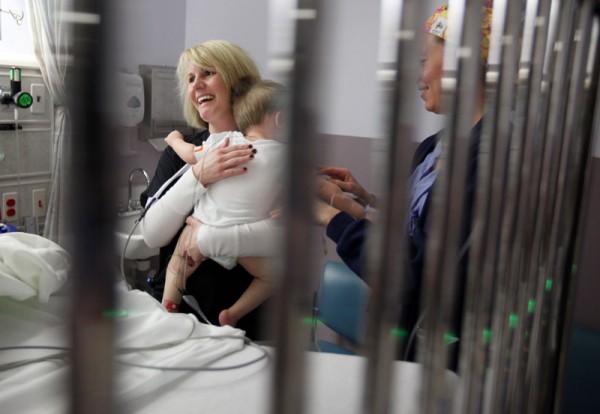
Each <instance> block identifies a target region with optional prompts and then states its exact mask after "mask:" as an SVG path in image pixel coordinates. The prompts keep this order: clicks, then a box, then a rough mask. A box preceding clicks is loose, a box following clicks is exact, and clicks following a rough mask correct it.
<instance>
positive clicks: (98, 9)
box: [62, 0, 116, 414]
mask: <svg viewBox="0 0 600 414" xmlns="http://www.w3.org/2000/svg"><path fill="white" fill-rule="evenodd" d="M103 12H104V9H103V3H102V2H96V1H90V0H75V1H74V3H73V11H72V12H66V13H63V15H62V18H63V19H65V21H67V22H71V23H72V24H73V28H74V33H73V49H72V51H73V65H72V68H71V72H70V75H69V79H67V84H68V86H67V90H69V91H71V96H70V99H69V112H70V114H71V119H72V131H71V134H70V137H71V142H70V144H71V145H72V150H73V152H72V155H71V168H70V180H71V183H72V185H71V186H70V188H69V190H70V194H69V198H70V204H71V206H70V211H71V217H70V218H71V222H72V226H73V228H72V229H71V230H72V232H73V236H74V240H73V269H72V272H71V277H72V281H73V289H72V292H71V294H72V304H71V325H72V330H71V336H72V345H73V350H72V364H73V366H72V371H71V413H74V414H75V413H77V414H79V413H81V414H95V413H98V414H106V413H113V412H115V405H114V399H113V395H114V394H113V391H114V389H113V387H114V381H113V376H114V363H113V360H112V356H113V349H112V345H113V337H114V326H113V322H112V320H111V319H110V318H109V317H105V316H104V315H106V314H107V312H109V311H111V310H112V309H113V306H114V290H115V281H116V279H115V267H114V266H113V264H114V262H115V258H114V248H113V243H114V241H113V220H114V218H113V214H112V212H113V210H112V209H111V208H110V206H111V205H114V204H113V203H112V201H113V200H112V198H111V195H112V194H113V193H114V188H115V185H114V182H113V181H112V175H111V174H110V173H109V171H111V170H112V166H111V162H112V161H113V160H114V157H113V155H112V153H111V150H112V147H111V145H110V137H109V136H107V135H105V134H103V131H104V127H105V124H104V121H105V120H106V117H105V116H104V115H103V114H102V113H101V111H100V108H101V100H102V99H110V95H107V94H106V91H109V90H110V88H108V87H106V86H107V85H105V84H104V82H103V80H104V73H105V71H104V69H105V67H104V58H105V57H106V56H107V55H106V50H105V48H104V47H105V43H104V40H105V37H104V30H106V29H107V28H106V25H105V23H106V22H105V21H104V17H106V16H105V15H104V13H103Z"/></svg>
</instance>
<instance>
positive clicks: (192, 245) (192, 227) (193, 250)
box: [179, 216, 206, 263]
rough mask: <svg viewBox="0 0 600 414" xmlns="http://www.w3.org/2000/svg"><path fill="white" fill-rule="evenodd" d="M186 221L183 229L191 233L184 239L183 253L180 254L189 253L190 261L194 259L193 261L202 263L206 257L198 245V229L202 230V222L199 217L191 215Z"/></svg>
mask: <svg viewBox="0 0 600 414" xmlns="http://www.w3.org/2000/svg"><path fill="white" fill-rule="evenodd" d="M185 223H186V226H185V228H184V229H183V232H184V233H185V232H186V230H187V231H189V233H188V237H187V238H185V239H184V240H185V241H186V242H185V243H184V245H183V246H182V248H183V253H180V254H181V255H184V254H185V255H187V258H188V261H192V262H193V263H201V262H203V261H204V260H205V259H206V257H204V255H203V254H202V252H201V251H200V248H199V247H198V231H199V230H200V226H201V225H202V222H201V221H200V220H198V219H197V218H194V217H192V216H189V217H188V218H187V219H186V220H185ZM182 235H183V233H182ZM179 239H180V240H181V239H182V238H181V237H180V238H179Z"/></svg>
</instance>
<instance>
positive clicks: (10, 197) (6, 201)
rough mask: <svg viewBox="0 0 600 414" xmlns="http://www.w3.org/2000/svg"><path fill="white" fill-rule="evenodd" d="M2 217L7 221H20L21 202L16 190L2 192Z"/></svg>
mask: <svg viewBox="0 0 600 414" xmlns="http://www.w3.org/2000/svg"><path fill="white" fill-rule="evenodd" d="M2 217H3V219H4V222H5V223H15V222H18V221H19V203H18V200H17V193H16V192H13V193H4V194H2Z"/></svg>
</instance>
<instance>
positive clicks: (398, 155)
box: [364, 0, 424, 414]
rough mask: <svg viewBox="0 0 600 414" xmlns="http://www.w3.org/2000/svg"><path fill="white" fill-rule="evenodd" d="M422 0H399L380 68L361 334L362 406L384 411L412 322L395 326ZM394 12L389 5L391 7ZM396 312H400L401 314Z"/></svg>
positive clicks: (404, 248) (400, 287) (403, 270)
mask: <svg viewBox="0 0 600 414" xmlns="http://www.w3.org/2000/svg"><path fill="white" fill-rule="evenodd" d="M423 6H424V5H423V3H422V2H421V1H418V0H407V1H404V2H403V3H402V4H401V11H400V16H399V20H398V27H397V31H396V33H395V34H396V39H397V44H396V47H397V50H396V60H395V62H394V68H393V70H392V72H393V76H390V77H389V79H386V76H384V74H385V73H386V71H385V70H383V69H382V70H381V71H380V81H381V85H382V92H383V100H384V105H383V107H384V108H385V109H384V110H385V111H386V113H385V115H386V119H385V120H384V122H383V124H384V125H385V128H387V129H386V131H384V134H385V138H386V142H385V144H386V149H385V152H384V157H385V159H384V160H382V162H381V164H379V163H377V165H378V167H379V168H380V173H381V174H380V175H381V176H380V180H379V183H380V185H381V192H380V194H381V196H380V197H379V198H378V203H379V205H378V211H379V219H378V221H376V222H375V223H374V224H373V226H372V228H371V235H370V236H369V250H368V256H367V257H368V263H367V280H368V283H369V286H370V287H371V289H372V290H371V292H372V293H371V299H370V307H369V320H368V324H367V334H366V344H365V345H366V351H365V352H366V356H367V358H368V365H367V372H366V379H365V399H364V412H365V413H373V414H376V413H377V414H379V413H381V414H383V413H387V412H389V409H390V407H389V402H390V398H389V396H390V392H391V387H392V383H391V375H392V370H393V365H392V361H393V360H394V358H395V353H398V354H399V355H402V354H403V353H404V349H405V346H406V343H405V341H406V340H407V338H408V336H409V335H408V334H409V333H408V330H409V329H410V328H411V327H402V326H398V327H396V324H397V322H398V316H399V315H400V310H399V306H398V305H399V302H400V301H404V300H405V298H404V297H403V294H402V292H403V288H404V282H405V279H406V277H407V275H406V266H405V260H407V257H406V251H407V246H406V236H405V235H406V225H407V221H406V217H407V214H408V213H407V212H408V208H407V203H408V194H409V192H408V184H409V178H410V168H411V163H412V154H413V138H414V137H415V135H416V126H417V125H415V122H414V120H415V103H414V96H415V94H414V91H415V90H416V88H417V84H418V80H419V71H420V65H419V62H420V56H421V49H420V45H421V43H420V41H421V39H422V33H421V30H422V29H421V28H422V22H421V21H420V20H419V19H418V18H415V17H416V16H421V15H422V14H423V12H422V11H421V9H423ZM390 13H393V10H390ZM400 316H401V315H400Z"/></svg>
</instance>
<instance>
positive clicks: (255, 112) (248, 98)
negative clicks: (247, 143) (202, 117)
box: [233, 80, 285, 135]
mask: <svg viewBox="0 0 600 414" xmlns="http://www.w3.org/2000/svg"><path fill="white" fill-rule="evenodd" d="M284 91H285V88H284V86H283V85H281V84H279V83H277V82H273V81H270V80H261V81H258V82H255V83H253V84H252V83H247V82H243V83H242V84H240V88H239V89H238V90H236V91H235V95H236V98H235V99H234V101H233V116H234V118H235V122H236V124H237V126H238V128H239V130H240V132H241V133H242V134H244V135H246V133H247V131H248V128H250V127H251V126H254V125H259V124H261V123H262V121H263V119H264V117H265V116H266V115H268V114H274V113H277V112H279V111H282V110H283V104H284V102H283V93H284Z"/></svg>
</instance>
